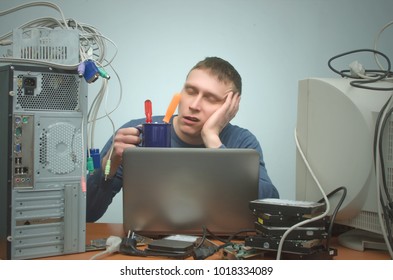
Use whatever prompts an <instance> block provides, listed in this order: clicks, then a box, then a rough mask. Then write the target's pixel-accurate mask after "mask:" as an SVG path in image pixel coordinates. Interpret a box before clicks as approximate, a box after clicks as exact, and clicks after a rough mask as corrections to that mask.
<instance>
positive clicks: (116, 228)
mask: <svg viewBox="0 0 393 280" xmlns="http://www.w3.org/2000/svg"><path fill="white" fill-rule="evenodd" d="M111 235H114V236H120V237H123V236H124V231H123V225H122V224H110V223H88V224H87V226H86V244H90V241H91V240H94V239H100V238H107V237H109V236H111ZM331 247H334V248H336V249H337V250H338V254H337V256H336V257H334V259H336V260H390V256H389V253H388V252H385V251H378V250H366V251H364V252H359V251H355V250H351V249H348V248H345V247H342V246H340V245H338V244H337V242H336V240H335V239H333V240H332V246H331ZM99 252H100V251H90V252H85V253H78V254H70V255H61V256H55V257H46V258H41V259H46V260H88V259H90V258H91V257H92V256H94V255H95V254H97V253H99ZM104 259H105V260H130V259H141V257H133V256H127V255H123V254H120V253H115V254H112V255H107V256H105V257H104ZM143 259H147V258H143ZM148 259H162V258H159V257H149V258H148ZM189 259H192V258H191V257H190V258H189ZM209 259H221V256H220V254H215V255H213V256H211V257H209Z"/></svg>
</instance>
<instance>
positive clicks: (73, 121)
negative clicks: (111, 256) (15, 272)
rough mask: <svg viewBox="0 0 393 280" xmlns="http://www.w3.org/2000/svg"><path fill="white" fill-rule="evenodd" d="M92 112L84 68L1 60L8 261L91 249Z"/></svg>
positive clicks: (2, 238) (0, 234) (1, 170)
mask: <svg viewBox="0 0 393 280" xmlns="http://www.w3.org/2000/svg"><path fill="white" fill-rule="evenodd" d="M86 116H87V85H86V82H85V81H84V80H83V79H81V78H80V77H79V76H78V73H77V72H76V71H73V70H64V69H55V68H52V67H46V66H39V65H3V66H0V127H1V133H0V152H1V154H0V155H1V157H0V259H32V258H39V257H46V256H55V255H63V254H69V253H76V252H83V251H85V238H86V237H85V236H86V214H85V209H86V196H85V175H86V171H85V170H86V164H85V162H86V150H87V149H86V137H85V136H86V125H87V122H86Z"/></svg>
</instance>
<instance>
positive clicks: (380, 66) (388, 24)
mask: <svg viewBox="0 0 393 280" xmlns="http://www.w3.org/2000/svg"><path fill="white" fill-rule="evenodd" d="M391 25H393V21H391V22H389V23H387V24H386V25H385V26H384V27H382V29H381V30H380V31H379V32H378V34H377V36H376V37H375V40H374V50H376V51H377V50H378V49H377V43H378V41H379V37H380V36H381V34H382V33H383V32H384V31H385V29H386V28H388V27H389V26H391ZM374 58H375V62H376V63H377V64H378V66H379V68H380V69H381V70H384V69H383V67H382V65H381V63H380V62H379V59H378V55H377V54H376V53H375V54H374Z"/></svg>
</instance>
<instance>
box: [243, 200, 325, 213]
mask: <svg viewBox="0 0 393 280" xmlns="http://www.w3.org/2000/svg"><path fill="white" fill-rule="evenodd" d="M325 207H326V206H325V203H320V202H312V201H296V200H287V199H276V198H265V199H256V200H253V201H250V203H249V208H250V209H251V211H253V212H254V213H269V214H272V215H288V216H304V215H317V214H322V213H323V212H324V211H325Z"/></svg>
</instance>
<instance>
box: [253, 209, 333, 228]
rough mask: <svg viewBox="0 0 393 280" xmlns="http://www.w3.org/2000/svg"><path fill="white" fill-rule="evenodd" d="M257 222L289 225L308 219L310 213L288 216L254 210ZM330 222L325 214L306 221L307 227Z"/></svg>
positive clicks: (280, 225)
mask: <svg viewBox="0 0 393 280" xmlns="http://www.w3.org/2000/svg"><path fill="white" fill-rule="evenodd" d="M254 214H255V216H256V218H257V221H258V223H260V224H262V225H265V226H279V227H291V226H293V225H295V224H297V223H300V222H303V221H306V220H309V219H310V218H311V216H310V215H302V216H288V215H273V214H270V213H262V212H254ZM329 222H330V217H329V216H325V217H322V218H321V219H318V220H315V221H312V222H309V223H307V224H306V225H305V226H307V227H322V226H327V225H328V224H329Z"/></svg>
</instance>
